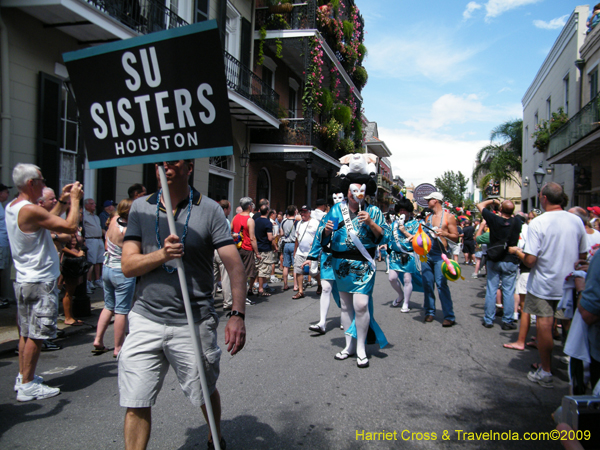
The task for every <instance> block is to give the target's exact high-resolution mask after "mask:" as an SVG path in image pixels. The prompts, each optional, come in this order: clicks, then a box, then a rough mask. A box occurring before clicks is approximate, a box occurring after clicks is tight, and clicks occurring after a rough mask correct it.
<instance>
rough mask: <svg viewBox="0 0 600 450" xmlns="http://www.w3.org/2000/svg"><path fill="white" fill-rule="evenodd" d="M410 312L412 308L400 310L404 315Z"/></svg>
mask: <svg viewBox="0 0 600 450" xmlns="http://www.w3.org/2000/svg"><path fill="white" fill-rule="evenodd" d="M409 311H410V308H405V307H404V306H403V307H402V309H401V310H400V312H402V313H407V312H409Z"/></svg>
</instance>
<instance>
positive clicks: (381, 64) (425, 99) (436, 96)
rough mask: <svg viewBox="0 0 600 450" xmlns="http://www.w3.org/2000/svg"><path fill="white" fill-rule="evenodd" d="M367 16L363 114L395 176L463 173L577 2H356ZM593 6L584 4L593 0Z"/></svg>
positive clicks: (518, 111) (510, 109) (517, 111)
mask: <svg viewBox="0 0 600 450" xmlns="http://www.w3.org/2000/svg"><path fill="white" fill-rule="evenodd" d="M356 3H357V6H358V7H359V9H360V11H361V13H362V15H363V17H364V19H365V29H366V36H365V45H366V46H367V50H368V56H367V58H366V59H365V62H364V63H363V64H364V65H365V67H366V69H367V71H368V73H369V81H368V83H367V85H366V87H365V88H364V89H363V91H362V96H363V100H364V104H363V106H364V108H365V114H366V116H367V118H368V119H369V120H370V121H374V122H377V124H378V129H379V137H380V139H382V140H384V141H385V142H386V144H387V146H388V147H389V148H390V150H391V151H392V153H393V156H392V157H391V158H390V159H391V161H392V166H393V171H394V175H400V176H401V177H402V178H404V180H405V181H406V182H407V184H410V183H414V184H415V185H417V184H419V183H423V182H430V183H433V182H434V179H435V178H436V177H439V176H440V175H442V174H443V173H444V171H447V170H454V171H455V172H457V171H459V170H460V171H461V172H462V173H463V174H465V176H467V177H469V178H471V172H472V170H473V162H474V159H475V154H476V153H477V151H478V150H479V149H480V148H481V147H483V146H485V145H487V144H488V143H489V136H490V131H491V130H492V128H494V127H495V126H497V125H499V124H501V123H503V122H505V121H507V120H510V119H514V118H522V112H523V110H522V105H521V99H522V97H523V95H524V93H525V91H526V90H527V88H528V87H529V85H530V84H531V82H532V81H533V78H534V77H535V75H536V73H537V71H538V69H539V67H540V66H541V64H542V63H543V61H544V59H545V58H546V56H547V54H548V52H549V50H550V49H551V48H552V45H553V44H554V41H555V40H556V38H557V37H558V35H559V34H560V32H561V30H562V27H563V25H564V24H565V23H566V21H567V19H568V18H569V16H570V14H571V13H572V12H573V10H574V8H575V6H577V5H585V4H586V3H585V2H575V1H572V0H488V1H483V0H477V1H461V0H445V1H441V0H440V1H438V0H432V1H415V0H356ZM593 4H595V3H593ZM593 4H590V6H592V5H593Z"/></svg>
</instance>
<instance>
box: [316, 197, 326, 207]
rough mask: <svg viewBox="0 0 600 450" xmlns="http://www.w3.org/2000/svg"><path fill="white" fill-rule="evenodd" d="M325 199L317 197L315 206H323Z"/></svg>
mask: <svg viewBox="0 0 600 450" xmlns="http://www.w3.org/2000/svg"><path fill="white" fill-rule="evenodd" d="M326 204H327V201H326V200H325V199H324V198H318V199H317V206H323V205H326Z"/></svg>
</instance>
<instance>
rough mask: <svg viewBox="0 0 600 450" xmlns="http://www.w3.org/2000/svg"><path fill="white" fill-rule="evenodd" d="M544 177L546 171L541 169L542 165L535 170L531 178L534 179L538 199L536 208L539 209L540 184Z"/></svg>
mask: <svg viewBox="0 0 600 450" xmlns="http://www.w3.org/2000/svg"><path fill="white" fill-rule="evenodd" d="M545 176H546V171H545V170H544V169H542V163H540V166H539V167H538V168H537V170H536V171H535V172H533V177H534V178H535V184H536V186H537V192H538V199H537V207H538V208H539V207H540V191H541V189H542V183H543V182H544V177H545Z"/></svg>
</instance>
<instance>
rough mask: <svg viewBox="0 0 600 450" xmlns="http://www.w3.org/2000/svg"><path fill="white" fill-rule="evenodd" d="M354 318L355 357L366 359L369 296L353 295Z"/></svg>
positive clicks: (369, 316) (369, 318)
mask: <svg viewBox="0 0 600 450" xmlns="http://www.w3.org/2000/svg"><path fill="white" fill-rule="evenodd" d="M354 314H355V316H354V318H355V321H356V356H357V357H358V358H366V357H367V349H366V348H365V344H366V340H367V333H368V331H369V322H370V321H371V315H370V314H369V296H368V295H366V294H354Z"/></svg>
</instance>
